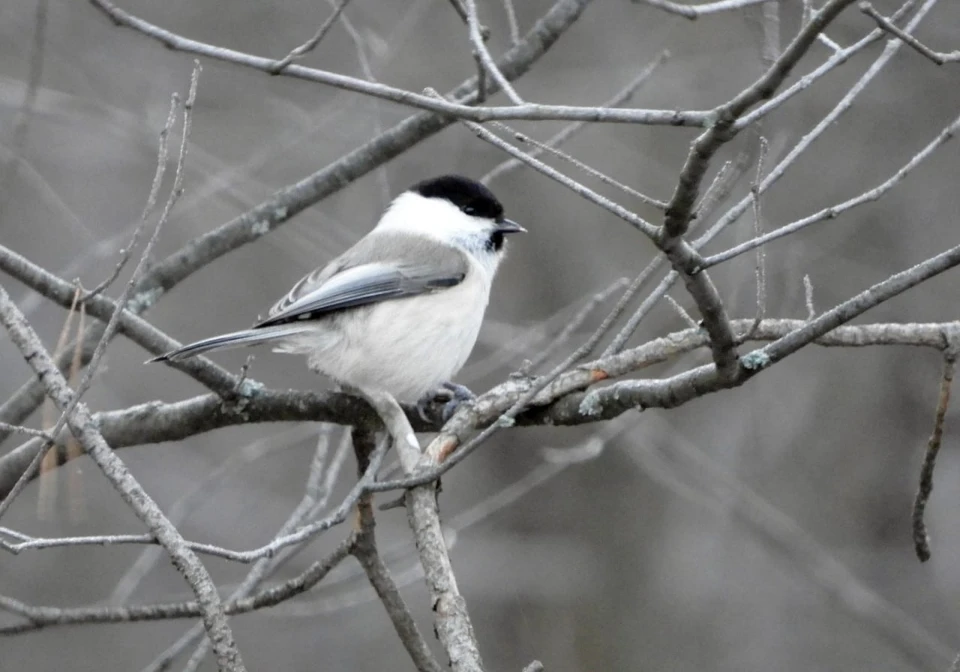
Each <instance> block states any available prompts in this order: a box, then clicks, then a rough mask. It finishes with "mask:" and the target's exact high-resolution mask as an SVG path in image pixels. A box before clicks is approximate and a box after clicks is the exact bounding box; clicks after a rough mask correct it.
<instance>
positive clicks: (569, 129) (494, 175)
mask: <svg viewBox="0 0 960 672" xmlns="http://www.w3.org/2000/svg"><path fill="white" fill-rule="evenodd" d="M669 56H670V52H669V51H663V52H661V53H660V55H659V56H657V58H656V59H654V60H653V61H651V62H650V63H649V64H648V65H647V66H646V67H645V68H644V69H643V70H641V71H640V73H639V74H638V75H637V76H636V77H634V78H633V79H632V80H630V81H629V82H628V83H627V85H626V86H624V87H623V88H622V89H620V90H619V91H618V92H617V93H615V94H614V95H613V96H611V97H610V98H609V99H607V100H605V101H603V103H602V104H601V106H602V107H605V108H606V107H614V106H617V105H622V104H623V103H624V102H626V101H627V100H629V99H630V98H631V97H632V96H633V95H634V94H635V93H636V92H637V91H638V90H639V89H640V87H641V86H643V84H644V83H645V82H646V81H647V80H648V79H650V76H651V75H653V73H654V71H656V69H657V68H659V67H660V66H661V65H662V64H663V62H664V61H666V60H667V58H669ZM586 126H587V122H585V121H575V122H573V123H571V124H568V125H567V126H565V127H563V128H562V129H560V130H559V131H558V132H557V133H556V134H554V135H552V136H551V137H550V138H548V139H547V140H546V141H545V142H543V143H542V144H545V145H547V146H548V147H559V146H560V145H562V144H563V143H565V142H566V141H567V140H569V139H570V138H572V137H573V136H574V135H576V134H577V133H579V132H580V131H581V130H583V129H584V128H586ZM544 151H546V150H544V149H540V148H539V147H537V148H536V149H534V150H532V151H530V152H529V153H528V154H529V155H530V156H534V157H536V156H539V155H540V154H542V153H543V152H544ZM522 165H523V163H522V162H521V161H520V160H519V159H515V158H512V159H507V160H505V161H503V162H502V163H499V164H497V165H496V166H494V167H493V168H491V169H490V170H489V171H488V172H487V173H486V174H485V175H484V176H483V177H481V178H480V181H481V182H482V183H483V184H489V183H490V182H492V181H493V180H495V179H498V178H501V177H503V176H504V175H506V174H507V173H510V172H513V171H514V170H516V169H517V168H520V167H521V166H522Z"/></svg>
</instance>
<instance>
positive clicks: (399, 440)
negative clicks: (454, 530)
mask: <svg viewBox="0 0 960 672" xmlns="http://www.w3.org/2000/svg"><path fill="white" fill-rule="evenodd" d="M358 392H359V393H360V394H361V395H362V396H363V397H364V398H365V399H366V400H367V401H369V402H370V404H371V405H372V406H373V407H374V408H375V409H376V410H377V414H378V415H379V416H380V418H381V419H382V420H383V423H384V425H386V427H387V432H388V433H389V434H390V436H391V438H392V440H393V443H394V445H395V446H396V449H397V453H398V454H399V456H400V463H401V465H403V471H404V473H405V474H406V475H407V476H416V475H419V474H420V473H422V472H424V471H426V470H431V469H433V468H435V467H436V466H437V465H438V464H440V463H441V462H442V461H443V459H444V458H445V457H446V454H445V453H444V452H443V449H444V444H443V441H438V440H434V441H433V442H431V444H430V445H429V446H427V449H426V450H424V451H423V453H422V454H421V452H420V445H419V443H418V442H417V438H416V435H415V434H414V432H413V428H412V427H411V426H410V422H409V421H408V420H407V416H406V415H405V414H404V412H403V410H402V409H401V408H400V406H399V404H397V402H396V400H395V399H394V398H393V397H391V396H390V395H389V394H387V393H385V392H379V391H376V390H362V389H361V390H358ZM458 415H459V413H458ZM441 436H442V435H441ZM406 504H407V521H408V522H409V524H410V529H411V530H413V536H414V539H415V540H416V544H417V552H418V553H419V555H420V564H421V565H422V566H423V573H424V578H425V580H426V583H427V589H428V590H429V591H430V604H431V605H432V608H433V611H434V613H435V614H436V617H435V621H434V622H435V630H436V634H437V638H438V639H439V640H440V643H441V644H442V645H443V648H444V649H445V650H446V652H447V655H448V656H449V658H450V667H451V669H453V670H454V672H482V670H483V662H482V661H481V659H480V649H479V647H478V646H477V638H476V635H474V633H473V625H472V624H471V622H470V615H469V614H468V613H467V603H466V600H464V599H463V596H462V595H461V594H460V589H459V588H458V587H457V579H456V576H455V575H454V573H453V566H452V565H451V563H450V555H449V554H448V552H447V546H446V541H445V540H444V536H443V528H442V526H441V525H440V514H439V511H438V508H437V491H436V487H435V485H434V484H433V483H432V482H427V483H424V484H420V485H417V486H415V487H412V488H411V489H410V490H409V491H408V492H407V494H406ZM375 587H376V586H375ZM408 651H409V649H408ZM411 655H413V654H412V653H411Z"/></svg>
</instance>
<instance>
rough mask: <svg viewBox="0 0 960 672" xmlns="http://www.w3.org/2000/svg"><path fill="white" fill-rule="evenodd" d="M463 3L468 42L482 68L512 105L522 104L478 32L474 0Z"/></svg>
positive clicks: (478, 19) (518, 95) (478, 26)
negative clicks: (465, 13)
mask: <svg viewBox="0 0 960 672" xmlns="http://www.w3.org/2000/svg"><path fill="white" fill-rule="evenodd" d="M464 3H465V4H466V10H467V28H468V29H469V31H470V44H472V45H473V49H474V52H475V53H476V55H477V58H478V59H479V60H480V63H481V65H482V66H483V68H484V70H486V71H487V72H488V73H489V74H490V76H491V77H492V78H493V81H495V82H496V83H497V84H498V85H499V86H500V89H501V90H502V91H503V92H504V93H505V94H506V96H507V98H509V99H510V102H511V103H513V104H514V105H524V104H525V103H524V102H523V98H521V97H520V94H518V93H517V92H516V90H515V89H514V88H513V86H512V85H511V84H510V81H509V80H508V79H507V78H506V77H504V76H503V73H502V72H500V68H498V67H497V64H496V62H495V61H494V60H493V56H491V55H490V50H489V49H487V45H486V43H485V42H484V39H483V35H482V34H481V32H480V18H479V17H478V16H477V2H476V0H464Z"/></svg>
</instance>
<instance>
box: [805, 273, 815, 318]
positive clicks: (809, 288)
mask: <svg viewBox="0 0 960 672" xmlns="http://www.w3.org/2000/svg"><path fill="white" fill-rule="evenodd" d="M803 297H804V305H806V307H807V320H812V319H813V318H815V317H816V316H817V311H816V309H815V308H814V307H813V282H811V281H810V276H809V275H804V276H803Z"/></svg>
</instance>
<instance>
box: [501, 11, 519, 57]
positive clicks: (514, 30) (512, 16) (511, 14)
mask: <svg viewBox="0 0 960 672" xmlns="http://www.w3.org/2000/svg"><path fill="white" fill-rule="evenodd" d="M503 11H504V13H505V14H506V15H507V26H509V30H510V44H511V45H513V46H516V45H517V44H518V43H519V42H520V24H519V23H518V22H517V10H516V9H515V8H514V6H513V0H503Z"/></svg>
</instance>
